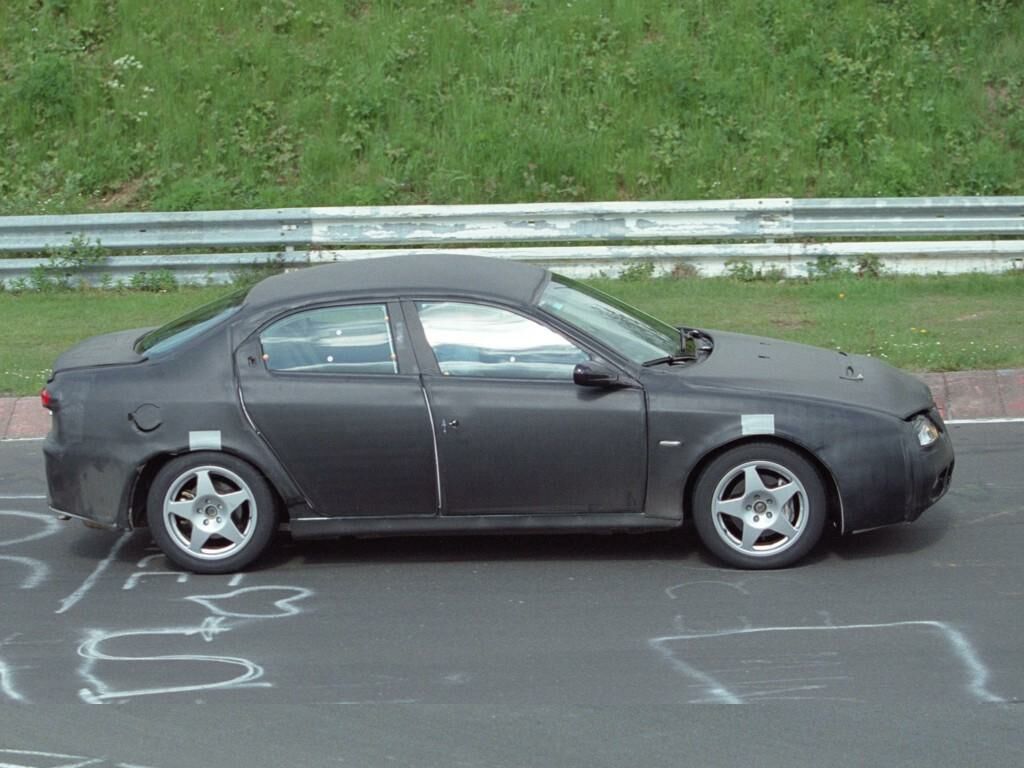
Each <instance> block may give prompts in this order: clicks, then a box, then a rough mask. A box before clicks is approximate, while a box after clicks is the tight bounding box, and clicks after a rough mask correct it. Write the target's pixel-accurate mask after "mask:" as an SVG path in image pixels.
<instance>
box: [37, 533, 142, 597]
mask: <svg viewBox="0 0 1024 768" xmlns="http://www.w3.org/2000/svg"><path fill="white" fill-rule="evenodd" d="M130 537H131V534H130V533H125V534H122V535H121V538H119V539H118V540H117V541H116V542H114V546H113V547H111V548H110V554H108V555H107V556H106V557H105V558H103V559H102V560H101V561H100V563H99V565H97V566H96V568H95V569H93V572H92V573H90V574H89V575H88V577H86V579H85V581H83V582H82V585H81V586H80V587H79V588H78V589H76V590H75V591H74V592H72V593H71V594H70V595H68V596H67V597H65V598H64V599H63V600H61V601H60V608H58V609H57V610H56V611H54V613H64V612H65V611H67V610H68V609H70V608H72V607H74V605H75V604H76V603H77V602H78V601H79V600H81V599H82V598H83V597H85V595H86V593H87V592H88V591H89V590H90V589H92V586H93V584H95V583H96V579H98V578H99V577H100V575H101V574H102V573H103V572H104V571H105V570H107V568H109V567H110V564H111V563H112V562H113V561H114V558H115V557H116V556H117V553H118V551H119V550H120V549H121V547H123V546H124V545H125V544H126V543H127V541H128V539H129V538H130Z"/></svg>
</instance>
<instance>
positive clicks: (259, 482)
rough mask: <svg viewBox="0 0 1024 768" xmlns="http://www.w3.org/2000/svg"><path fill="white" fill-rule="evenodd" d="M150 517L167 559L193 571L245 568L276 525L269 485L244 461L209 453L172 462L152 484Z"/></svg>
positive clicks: (275, 509) (274, 504)
mask: <svg viewBox="0 0 1024 768" xmlns="http://www.w3.org/2000/svg"><path fill="white" fill-rule="evenodd" d="M146 515H147V519H148V521H149V527H150V530H151V532H152V534H153V538H154V540H155V541H156V543H157V545H158V546H159V547H160V549H161V550H163V552H164V554H165V555H166V556H167V558H168V559H169V560H171V561H172V562H174V563H176V564H177V565H179V566H181V567H182V568H185V569H187V570H190V571H193V572H195V573H230V572H232V571H236V570H239V569H240V568H244V567H245V566H246V565H248V564H249V563H251V562H252V561H253V560H255V559H256V558H257V557H259V555H260V554H261V553H262V552H263V551H264V550H265V549H266V548H267V545H268V544H269V543H270V539H271V537H272V536H273V533H274V530H275V529H276V527H277V504H276V502H275V498H274V494H273V492H272V491H271V490H270V486H269V485H268V484H267V481H266V480H264V479H263V477H262V476H261V475H260V474H259V473H258V472H257V471H256V470H255V469H253V468H252V466H250V465H249V464H247V463H246V462H244V461H242V460H241V459H237V458H235V457H233V456H228V455H226V454H221V453H211V452H204V453H190V454H187V455H185V456H179V457H178V458H176V459H174V460H172V461H170V462H168V463H167V464H166V465H165V466H164V467H163V468H162V469H161V470H160V471H159V472H158V473H157V476H156V477H155V478H154V480H153V484H152V485H151V486H150V489H149V494H148V497H147V508H146Z"/></svg>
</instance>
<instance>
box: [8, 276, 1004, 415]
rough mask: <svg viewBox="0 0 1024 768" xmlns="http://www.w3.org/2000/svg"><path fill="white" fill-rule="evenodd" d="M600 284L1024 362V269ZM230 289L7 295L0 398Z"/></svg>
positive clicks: (738, 321) (960, 360)
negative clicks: (92, 347)
mask: <svg viewBox="0 0 1024 768" xmlns="http://www.w3.org/2000/svg"><path fill="white" fill-rule="evenodd" d="M593 282H594V284H595V285H596V286H597V287H599V288H601V289H602V290H605V291H608V292H609V293H612V294H614V295H616V296H619V297H620V298H622V299H624V300H625V301H628V302H630V303H632V304H635V305H636V306H638V307H641V308H642V309H645V310H647V311H648V312H650V313H651V314H654V315H656V316H658V317H661V318H663V319H665V320H669V321H672V322H675V323H679V324H684V323H685V324H690V325H696V326H699V327H703V328H718V329H722V330H735V331H742V332H745V333H754V334H759V335H764V336H774V337H778V338H784V339H791V340H794V341H800V342H804V343H808V344H817V345H820V346H826V347H839V348H842V349H844V350H847V351H849V352H858V353H864V354H870V355H873V356H876V357H880V358H883V359H885V360H887V361H889V362H890V363H893V364H894V365H897V366H899V367H902V368H906V369H909V370H916V371H945V370H965V369H990V368H1017V367H1024V345H1022V344H1021V343H1020V340H1021V338H1022V336H1024V301H1022V300H1021V297H1022V296H1024V272H1015V273H1010V274H1006V275H960V276H950V277H889V278H880V279H857V278H855V277H844V278H837V279H822V280H815V281H811V282H806V281H784V282H779V283H776V282H740V281H737V280H731V279H724V278H714V279H690V280H687V279H669V278H664V279H656V280H636V281H625V280H595V281H593ZM226 290H228V288H226V287H223V286H222V287H214V288H190V289H184V290H181V291H177V292H171V293H134V292H101V291H76V292H69V293H30V292H26V293H22V294H18V295H13V294H9V293H6V294H5V293H0V328H3V329H4V343H3V345H2V346H0V393H6V394H18V395H24V394H32V393H35V392H37V391H38V390H39V388H40V387H41V386H42V385H43V382H44V381H45V379H46V375H47V373H48V371H49V367H50V365H51V364H52V362H53V360H54V359H55V358H56V356H57V355H58V354H59V353H60V352H62V351H63V350H64V349H66V348H67V347H69V346H71V345H72V344H74V343H75V342H76V341H78V340H80V339H82V338H85V337H87V336H91V335H94V334H97V333H104V332H107V331H114V330H120V329H123V328H132V327H140V326H146V325H158V324H160V323H163V322H165V321H167V320H170V319H171V318H172V317H175V316H176V315H178V314H181V313H183V312H185V311H187V310H189V309H191V308H192V307H195V306H198V305H199V304H202V303H204V302H207V301H211V300H212V299H213V298H215V297H216V296H218V295H220V294H222V293H223V292H224V291H226Z"/></svg>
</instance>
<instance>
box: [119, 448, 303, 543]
mask: <svg viewBox="0 0 1024 768" xmlns="http://www.w3.org/2000/svg"><path fill="white" fill-rule="evenodd" d="M189 453H192V451H173V450H166V451H161V452H159V453H154V454H153V455H151V456H150V457H149V458H147V459H146V460H145V461H144V462H143V463H142V464H141V465H139V467H138V468H137V470H136V473H135V479H134V481H133V483H132V487H131V489H130V491H129V495H128V513H127V514H128V520H127V523H128V527H130V528H146V527H148V523H147V522H146V497H147V496H148V495H149V488H150V486H151V485H152V484H153V480H154V479H155V478H156V476H157V474H159V472H160V470H161V469H163V468H164V467H165V466H166V465H167V464H168V463H170V462H171V461H173V460H174V459H177V458H179V457H181V456H187V455H188V454H189ZM213 453H223V454H224V455H225V456H231V457H232V458H235V459H238V460H240V461H244V462H245V463H246V464H248V465H249V466H250V467H252V468H253V470H254V471H255V472H256V473H257V474H259V475H260V476H261V477H262V478H263V480H264V481H266V483H267V487H268V488H270V492H271V493H272V494H273V496H274V502H275V503H276V504H277V506H278V509H279V510H280V511H281V513H282V514H284V511H285V509H286V507H285V503H284V497H283V496H282V495H281V491H280V489H279V488H278V487H277V485H276V483H274V481H273V480H272V479H271V477H270V475H269V474H268V473H267V472H266V471H265V470H264V468H263V467H261V466H260V464H259V462H258V461H255V460H254V459H253V458H252V457H251V456H249V455H247V454H246V453H245V452H243V451H238V450H234V449H232V448H231V447H230V446H222V447H221V450H219V451H213Z"/></svg>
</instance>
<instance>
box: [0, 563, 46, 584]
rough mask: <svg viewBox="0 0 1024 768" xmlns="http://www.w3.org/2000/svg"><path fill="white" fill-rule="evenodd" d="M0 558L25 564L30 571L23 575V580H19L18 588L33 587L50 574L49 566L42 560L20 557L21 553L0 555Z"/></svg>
mask: <svg viewBox="0 0 1024 768" xmlns="http://www.w3.org/2000/svg"><path fill="white" fill-rule="evenodd" d="M0 560H9V561H11V562H13V563H21V564H22V565H24V566H26V567H27V568H28V569H29V570H30V571H32V573H30V574H29V575H28V576H26V577H25V580H24V581H23V582H21V587H20V589H35V588H36V587H38V586H39V585H40V584H42V583H43V582H44V581H46V577H47V576H49V575H50V566H48V565H47V564H46V563H44V562H43V561H42V560H36V559H35V558H34V557H22V556H21V555H0Z"/></svg>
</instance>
